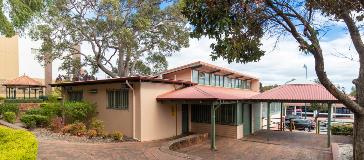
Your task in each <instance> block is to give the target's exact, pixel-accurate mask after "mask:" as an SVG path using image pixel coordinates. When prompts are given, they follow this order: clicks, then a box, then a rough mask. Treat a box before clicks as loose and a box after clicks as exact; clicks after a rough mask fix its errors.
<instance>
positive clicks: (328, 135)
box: [327, 103, 331, 147]
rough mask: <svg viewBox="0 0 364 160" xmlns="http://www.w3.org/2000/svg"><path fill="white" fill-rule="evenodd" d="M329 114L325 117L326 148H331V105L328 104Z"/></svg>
mask: <svg viewBox="0 0 364 160" xmlns="http://www.w3.org/2000/svg"><path fill="white" fill-rule="evenodd" d="M328 109H329V113H328V116H327V119H328V120H327V147H330V146H331V103H329V104H328Z"/></svg>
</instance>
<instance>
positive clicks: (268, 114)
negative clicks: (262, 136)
mask: <svg viewBox="0 0 364 160" xmlns="http://www.w3.org/2000/svg"><path fill="white" fill-rule="evenodd" d="M270 103H271V102H268V106H267V130H270Z"/></svg>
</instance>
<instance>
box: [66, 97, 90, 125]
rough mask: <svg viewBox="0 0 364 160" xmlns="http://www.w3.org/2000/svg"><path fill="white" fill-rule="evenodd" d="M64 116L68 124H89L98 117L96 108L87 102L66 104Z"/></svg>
mask: <svg viewBox="0 0 364 160" xmlns="http://www.w3.org/2000/svg"><path fill="white" fill-rule="evenodd" d="M64 114H65V118H66V122H67V123H74V122H76V121H79V122H84V123H85V124H89V123H90V121H91V119H92V118H93V117H95V116H96V106H95V105H93V104H91V103H87V102H66V103H64Z"/></svg>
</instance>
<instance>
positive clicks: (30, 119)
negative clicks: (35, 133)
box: [20, 115, 49, 128]
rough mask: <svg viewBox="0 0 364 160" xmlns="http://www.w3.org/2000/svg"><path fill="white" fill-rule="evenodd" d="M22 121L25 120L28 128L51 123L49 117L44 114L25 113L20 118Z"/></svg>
mask: <svg viewBox="0 0 364 160" xmlns="http://www.w3.org/2000/svg"><path fill="white" fill-rule="evenodd" d="M20 121H21V122H23V123H24V124H25V126H26V127H27V128H34V127H45V126H47V125H48V124H49V119H48V117H47V116H42V115H23V116H22V117H21V118H20Z"/></svg>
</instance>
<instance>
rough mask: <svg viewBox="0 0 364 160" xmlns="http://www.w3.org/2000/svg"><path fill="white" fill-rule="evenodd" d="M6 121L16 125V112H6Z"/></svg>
mask: <svg viewBox="0 0 364 160" xmlns="http://www.w3.org/2000/svg"><path fill="white" fill-rule="evenodd" d="M4 119H5V121H6V122H9V123H14V122H15V120H16V115H15V113H14V112H5V113H4Z"/></svg>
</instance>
